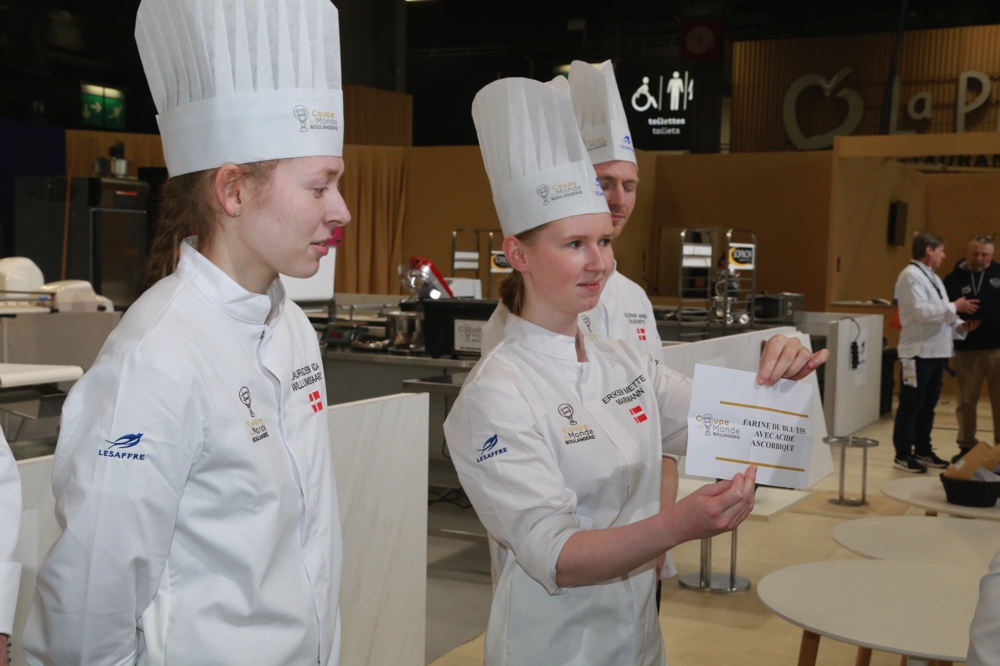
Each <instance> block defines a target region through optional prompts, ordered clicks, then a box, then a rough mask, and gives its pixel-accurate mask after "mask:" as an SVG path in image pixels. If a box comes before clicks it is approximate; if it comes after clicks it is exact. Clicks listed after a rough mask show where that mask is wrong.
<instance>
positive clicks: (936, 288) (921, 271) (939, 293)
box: [910, 261, 986, 301]
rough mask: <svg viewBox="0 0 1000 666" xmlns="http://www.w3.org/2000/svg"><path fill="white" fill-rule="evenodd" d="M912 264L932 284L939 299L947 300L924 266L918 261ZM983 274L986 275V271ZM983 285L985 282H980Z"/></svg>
mask: <svg viewBox="0 0 1000 666" xmlns="http://www.w3.org/2000/svg"><path fill="white" fill-rule="evenodd" d="M910 263H911V264H913V265H914V266H916V267H917V269H918V270H919V271H920V274H921V275H923V276H924V277H925V278H927V281H928V282H930V283H931V286H932V287H934V291H935V292H937V295H938V298H940V299H941V300H942V301H943V300H945V298H944V295H942V294H941V290H940V289H938V286H937V282H935V281H934V279H933V278H932V277H931V276H930V275H928V274H927V273H926V272H925V271H924V268H923V266H921V265H920V263H919V262H916V261H911V262H910ZM983 272H984V273H985V272H986V271H983ZM982 283H983V281H982V280H980V281H979V284H982Z"/></svg>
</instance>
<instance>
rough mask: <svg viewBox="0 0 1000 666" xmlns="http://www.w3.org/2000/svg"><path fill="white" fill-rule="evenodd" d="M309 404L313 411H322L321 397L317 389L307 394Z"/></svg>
mask: <svg viewBox="0 0 1000 666" xmlns="http://www.w3.org/2000/svg"><path fill="white" fill-rule="evenodd" d="M309 404H310V405H312V408H313V412H314V413H315V412H320V411H323V398H322V397H321V396H320V394H319V391H313V392H312V393H310V394H309Z"/></svg>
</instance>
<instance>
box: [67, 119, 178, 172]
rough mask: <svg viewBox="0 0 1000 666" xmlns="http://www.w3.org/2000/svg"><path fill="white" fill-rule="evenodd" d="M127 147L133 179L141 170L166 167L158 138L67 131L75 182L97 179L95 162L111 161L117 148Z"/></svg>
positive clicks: (157, 136) (69, 165)
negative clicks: (116, 145) (84, 179)
mask: <svg viewBox="0 0 1000 666" xmlns="http://www.w3.org/2000/svg"><path fill="white" fill-rule="evenodd" d="M118 142H121V143H124V144H125V159H126V160H128V161H129V175H130V176H136V175H138V169H139V167H164V166H166V165H167V164H166V162H164V161H163V144H162V143H161V142H160V136H159V135H158V134H130V133H127V132H104V131H96V130H66V164H67V168H68V173H69V175H70V176H71V177H74V178H77V177H79V178H85V177H87V176H93V175H94V160H95V159H97V158H98V157H107V156H108V149H109V148H111V146H113V145H114V144H116V143H118Z"/></svg>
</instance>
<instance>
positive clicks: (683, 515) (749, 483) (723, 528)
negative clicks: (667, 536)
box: [661, 466, 757, 543]
mask: <svg viewBox="0 0 1000 666" xmlns="http://www.w3.org/2000/svg"><path fill="white" fill-rule="evenodd" d="M756 480H757V468H756V467H754V466H751V467H749V468H747V471H746V472H744V473H743V474H737V475H736V476H735V477H733V480H732V481H719V482H718V483H713V484H710V485H707V486H702V487H701V488H699V489H698V490H696V491H694V492H693V493H691V494H690V495H688V496H687V497H685V498H684V499H682V500H680V501H679V502H677V503H676V504H673V505H671V506H668V507H664V508H663V509H662V511H661V513H662V514H664V515H663V518H664V519H665V520H666V521H667V522H668V523H669V525H670V530H671V531H672V532H673V535H674V537H675V538H676V539H677V541H678V543H684V542H686V541H694V540H696V539H706V538H708V537H713V536H715V535H717V534H722V533H723V532H729V531H731V530H733V529H735V528H736V527H737V526H738V525H739V524H740V523H742V522H743V521H744V520H746V517H747V516H749V515H750V512H751V511H752V510H753V501H754V483H755V482H756Z"/></svg>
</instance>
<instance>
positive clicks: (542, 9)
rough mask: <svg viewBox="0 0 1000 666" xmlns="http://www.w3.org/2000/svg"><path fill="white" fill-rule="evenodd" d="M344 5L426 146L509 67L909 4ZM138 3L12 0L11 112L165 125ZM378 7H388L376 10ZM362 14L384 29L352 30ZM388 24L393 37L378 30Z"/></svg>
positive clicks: (2, 57) (6, 19)
mask: <svg viewBox="0 0 1000 666" xmlns="http://www.w3.org/2000/svg"><path fill="white" fill-rule="evenodd" d="M336 4H338V5H341V4H343V5H344V6H343V7H342V9H341V17H342V33H344V34H345V37H344V39H343V41H344V51H345V52H344V57H345V66H344V70H345V82H346V83H359V84H363V85H375V86H379V87H383V88H389V89H405V90H406V92H408V93H411V94H412V95H413V96H414V142H415V143H416V144H417V145H455V144H469V143H474V142H475V130H474V128H473V126H472V121H471V117H470V114H469V109H470V105H471V101H472V98H473V96H474V95H475V93H476V91H477V90H479V89H480V88H481V87H482V86H484V85H485V84H487V83H489V82H490V81H492V80H494V79H496V78H497V77H504V76H526V77H531V78H535V79H538V80H543V81H544V80H548V79H550V78H552V76H554V74H555V71H554V70H555V68H556V67H557V66H559V65H566V64H568V63H569V62H570V61H571V60H573V59H581V60H587V61H591V62H596V61H601V60H605V59H609V58H610V59H613V60H615V61H616V62H617V61H620V60H623V59H634V58H641V57H650V56H653V57H661V56H662V57H674V56H676V55H677V53H678V48H679V47H678V44H679V39H680V30H681V22H682V21H685V20H697V19H720V20H721V21H722V24H723V26H724V31H725V35H726V39H727V40H728V41H730V42H731V41H740V40H755V39H775V38H778V39H780V38H792V37H811V36H815V37H819V36H830V35H843V34H859V33H870V32H894V31H895V30H896V27H897V24H898V20H899V6H900V4H899V0H726V1H719V2H697V1H694V0H601V1H597V0H576V1H574V2H569V1H567V0H534V1H531V0H505V1H503V2H496V1H495V0H423V1H420V2H405V3H404V0H342V2H337V3H336ZM138 5H139V2H138V0H0V117H3V118H10V119H15V120H21V121H29V122H36V123H42V124H49V125H56V126H61V127H67V128H77V127H81V118H80V106H81V102H80V99H81V98H80V94H81V93H80V84H81V83H88V84H93V85H99V86H107V87H111V88H116V89H119V90H121V91H123V92H124V93H125V95H126V98H127V99H128V115H127V127H126V129H127V131H130V132H156V131H157V128H156V121H155V109H154V107H153V103H152V99H151V97H150V95H149V91H148V89H147V87H146V83H145V79H144V77H143V74H142V67H141V63H140V61H139V56H138V51H137V49H136V46H135V41H134V38H133V30H134V25H135V13H136V9H137V8H138ZM371 6H377V7H380V9H378V10H371V11H369V10H368V9H367V8H368V7H371ZM392 12H396V13H397V14H398V15H399V16H405V30H404V29H400V26H401V25H402V24H400V23H398V22H397V25H389V24H391V23H392V15H391V13H392ZM362 20H364V21H367V22H374V23H375V27H374V28H373V27H372V26H367V25H366V26H365V29H364V30H357V29H356V28H357V27H358V26H356V25H355V27H354V28H352V27H351V26H352V25H354V24H355V23H358V22H359V21H362ZM988 23H1000V1H998V0H909V6H908V12H907V17H906V28H907V29H908V30H915V29H925V28H941V27H950V26H967V25H978V24H988ZM383 24H386V25H387V28H386V31H385V32H384V34H383V33H380V32H379V31H380V29H381V28H379V27H378V26H381V25H383ZM348 31H350V33H349V34H348ZM355 36H358V38H357V39H355ZM352 40H353V41H352ZM362 42H364V43H362ZM369 42H370V43H369ZM393 47H394V48H395V49H396V50H397V51H399V52H402V51H403V50H405V66H404V65H403V64H402V63H403V62H404V60H403V58H399V59H398V63H400V64H398V65H396V71H395V75H393V72H392V67H393V65H392V62H389V63H388V64H383V63H382V62H381V61H379V58H382V59H383V60H385V56H384V55H380V54H384V52H385V51H386V50H387V49H389V50H391V49H392V48H393ZM354 58H357V59H358V60H357V61H358V62H361V61H371V62H370V63H369V64H370V66H368V67H367V69H365V68H359V67H354V66H353V65H354V63H352V62H347V61H348V60H349V59H354ZM394 62H397V61H394ZM369 70H370V71H372V72H375V73H374V74H369V73H367V72H369Z"/></svg>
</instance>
